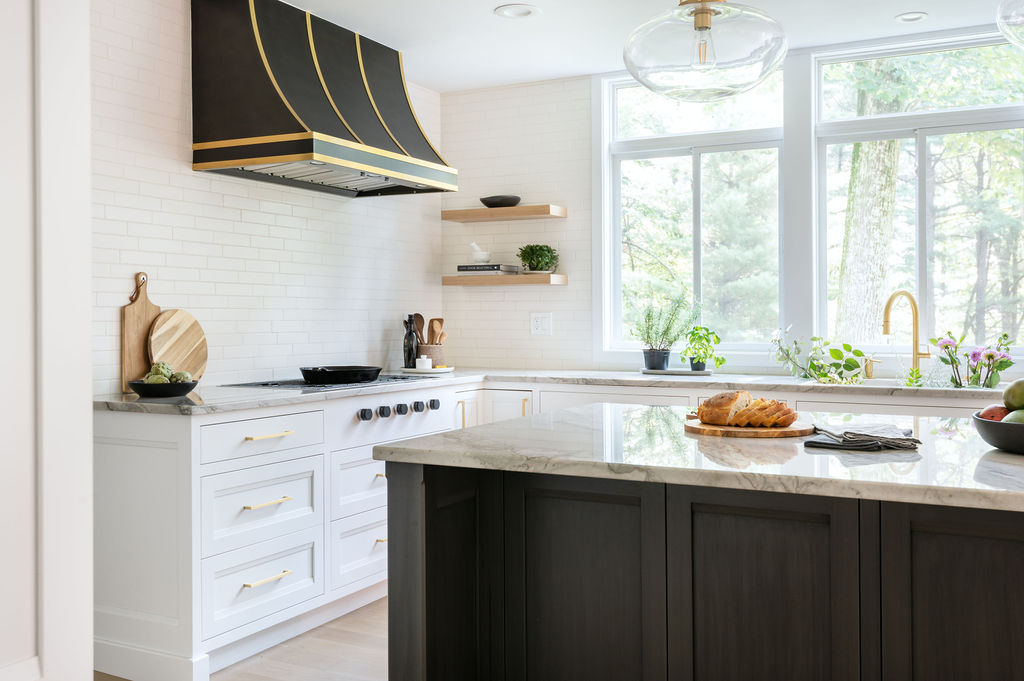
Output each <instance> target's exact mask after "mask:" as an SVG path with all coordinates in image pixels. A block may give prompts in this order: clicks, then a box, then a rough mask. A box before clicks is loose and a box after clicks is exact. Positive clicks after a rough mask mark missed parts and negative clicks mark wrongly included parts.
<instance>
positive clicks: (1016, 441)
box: [974, 378, 1024, 454]
mask: <svg viewBox="0 0 1024 681" xmlns="http://www.w3.org/2000/svg"><path fill="white" fill-rule="evenodd" d="M974 427H975V429H976V430H977V431H978V435H980V436H981V439H982V440H984V441H985V442H987V443H989V444H990V445H992V446H993V447H996V448H998V449H1002V450H1003V451H1005V452H1010V453H1012V454H1024V378H1022V379H1018V380H1016V381H1014V382H1013V383H1011V384H1010V385H1009V386H1008V387H1007V388H1006V390H1004V391H1003V403H1002V404H990V405H989V406H987V407H985V408H984V409H982V410H981V411H976V412H974Z"/></svg>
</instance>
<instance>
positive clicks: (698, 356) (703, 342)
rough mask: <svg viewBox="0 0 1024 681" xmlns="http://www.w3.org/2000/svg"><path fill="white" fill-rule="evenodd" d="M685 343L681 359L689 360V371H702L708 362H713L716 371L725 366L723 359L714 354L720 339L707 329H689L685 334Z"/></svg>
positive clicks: (699, 327) (695, 327) (701, 327)
mask: <svg viewBox="0 0 1024 681" xmlns="http://www.w3.org/2000/svg"><path fill="white" fill-rule="evenodd" d="M686 341H687V345H686V349H685V350H683V359H684V361H685V359H686V358H687V357H688V358H689V359H690V370H691V371H704V370H705V369H706V367H707V363H708V362H714V363H715V368H716V369H717V368H718V367H720V366H722V365H723V364H725V358H724V357H721V356H719V355H717V354H715V346H716V345H718V344H719V343H721V342H722V339H721V338H719V337H718V334H717V333H715V332H714V331H712V330H711V329H709V328H708V327H706V326H694V327H691V328H690V330H689V331H688V332H687V333H686Z"/></svg>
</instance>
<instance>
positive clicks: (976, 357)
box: [971, 348, 983, 364]
mask: <svg viewBox="0 0 1024 681" xmlns="http://www.w3.org/2000/svg"><path fill="white" fill-rule="evenodd" d="M982 350H983V348H974V349H973V350H971V364H977V363H978V362H980V361H981V351H982Z"/></svg>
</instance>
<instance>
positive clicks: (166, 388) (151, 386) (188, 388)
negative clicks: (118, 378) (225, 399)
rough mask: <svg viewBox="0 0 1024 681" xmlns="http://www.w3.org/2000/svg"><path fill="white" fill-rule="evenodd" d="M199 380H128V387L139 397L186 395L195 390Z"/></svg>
mask: <svg viewBox="0 0 1024 681" xmlns="http://www.w3.org/2000/svg"><path fill="white" fill-rule="evenodd" d="M197 385H199V381H191V382H190V383H146V382H145V381H128V387H129V388H131V389H132V390H134V391H135V392H136V393H137V394H138V396H139V397H184V396H185V395H188V394H189V393H190V392H192V391H193V390H195V388H196V386H197Z"/></svg>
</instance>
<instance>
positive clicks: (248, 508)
mask: <svg viewBox="0 0 1024 681" xmlns="http://www.w3.org/2000/svg"><path fill="white" fill-rule="evenodd" d="M291 500H292V497H290V496H288V495H287V494H286V495H284V496H283V497H281V498H280V499H274V500H273V501H264V502H263V503H262V504H255V505H253V506H243V507H242V510H243V511H255V510H257V509H261V508H266V507H267V506H277V505H278V504H283V503H284V502H286V501H291Z"/></svg>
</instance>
